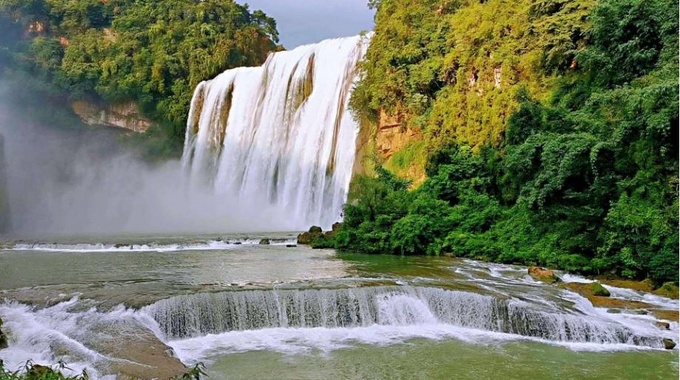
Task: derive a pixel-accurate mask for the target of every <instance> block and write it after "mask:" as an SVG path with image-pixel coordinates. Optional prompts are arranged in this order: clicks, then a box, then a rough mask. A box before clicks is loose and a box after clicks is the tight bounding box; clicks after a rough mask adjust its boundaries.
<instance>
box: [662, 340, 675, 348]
mask: <svg viewBox="0 0 680 380" xmlns="http://www.w3.org/2000/svg"><path fill="white" fill-rule="evenodd" d="M675 346H676V344H675V342H674V341H673V339H668V338H664V340H663V348H665V349H667V350H672V349H674V348H675Z"/></svg>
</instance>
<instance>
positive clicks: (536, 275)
mask: <svg viewBox="0 0 680 380" xmlns="http://www.w3.org/2000/svg"><path fill="white" fill-rule="evenodd" d="M528 272H529V276H531V277H532V278H533V279H535V280H538V281H543V282H547V283H550V284H552V283H555V282H559V281H560V278H559V277H557V275H556V274H555V272H553V271H552V270H550V269H547V268H542V267H535V266H531V267H529V270H528Z"/></svg>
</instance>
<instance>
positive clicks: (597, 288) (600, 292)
mask: <svg viewBox="0 0 680 380" xmlns="http://www.w3.org/2000/svg"><path fill="white" fill-rule="evenodd" d="M591 286H592V288H593V295H594V296H598V297H609V296H611V293H609V290H607V288H605V287H604V286H602V284H600V283H599V282H597V281H595V282H593V285H591Z"/></svg>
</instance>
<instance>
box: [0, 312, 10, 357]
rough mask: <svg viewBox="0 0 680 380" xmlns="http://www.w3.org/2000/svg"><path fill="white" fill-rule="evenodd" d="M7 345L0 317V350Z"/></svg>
mask: <svg viewBox="0 0 680 380" xmlns="http://www.w3.org/2000/svg"><path fill="white" fill-rule="evenodd" d="M8 346H9V345H8V343H7V337H6V336H5V334H4V333H3V332H2V319H1V318H0V350H2V349H3V348H7V347H8Z"/></svg>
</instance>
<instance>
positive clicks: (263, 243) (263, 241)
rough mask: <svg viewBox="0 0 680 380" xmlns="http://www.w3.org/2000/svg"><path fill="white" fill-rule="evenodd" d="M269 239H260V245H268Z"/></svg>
mask: <svg viewBox="0 0 680 380" xmlns="http://www.w3.org/2000/svg"><path fill="white" fill-rule="evenodd" d="M269 244H271V241H270V240H269V239H266V238H265V239H260V245H269Z"/></svg>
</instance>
